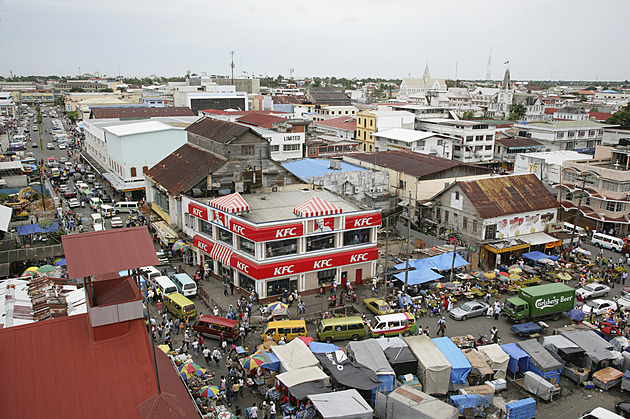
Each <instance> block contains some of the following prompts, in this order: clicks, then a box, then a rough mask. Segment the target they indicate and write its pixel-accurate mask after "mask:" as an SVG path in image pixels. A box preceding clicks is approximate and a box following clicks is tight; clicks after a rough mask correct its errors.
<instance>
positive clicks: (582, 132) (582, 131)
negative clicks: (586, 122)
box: [578, 130, 586, 137]
mask: <svg viewBox="0 0 630 419" xmlns="http://www.w3.org/2000/svg"><path fill="white" fill-rule="evenodd" d="M585 135H586V131H584V130H580V131H578V137H584V136H585Z"/></svg>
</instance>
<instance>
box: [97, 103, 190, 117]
mask: <svg viewBox="0 0 630 419" xmlns="http://www.w3.org/2000/svg"><path fill="white" fill-rule="evenodd" d="M160 116H195V113H194V112H193V111H192V110H191V109H190V108H189V107H186V106H179V107H164V108H149V107H133V108H130V107H118V108H93V109H92V114H91V115H90V119H133V118H155V117H160Z"/></svg>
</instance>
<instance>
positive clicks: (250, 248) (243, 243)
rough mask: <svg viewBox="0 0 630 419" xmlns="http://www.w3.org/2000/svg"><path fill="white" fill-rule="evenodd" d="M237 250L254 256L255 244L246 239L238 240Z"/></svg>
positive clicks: (240, 238)
mask: <svg viewBox="0 0 630 419" xmlns="http://www.w3.org/2000/svg"><path fill="white" fill-rule="evenodd" d="M238 249H239V250H241V251H243V252H245V253H247V254H248V255H252V256H255V254H256V243H254V242H253V241H251V240H249V239H246V238H245V237H239V238H238Z"/></svg>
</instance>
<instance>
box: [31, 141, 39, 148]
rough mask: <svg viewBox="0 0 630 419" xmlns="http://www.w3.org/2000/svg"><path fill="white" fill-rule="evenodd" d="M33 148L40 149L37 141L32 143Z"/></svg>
mask: <svg viewBox="0 0 630 419" xmlns="http://www.w3.org/2000/svg"><path fill="white" fill-rule="evenodd" d="M31 147H33V148H39V144H38V143H37V141H33V142H32V143H31Z"/></svg>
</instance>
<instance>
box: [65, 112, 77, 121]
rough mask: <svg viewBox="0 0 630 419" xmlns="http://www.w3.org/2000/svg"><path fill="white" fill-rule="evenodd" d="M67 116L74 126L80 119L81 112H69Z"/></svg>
mask: <svg viewBox="0 0 630 419" xmlns="http://www.w3.org/2000/svg"><path fill="white" fill-rule="evenodd" d="M66 116H67V117H68V119H69V120H70V122H72V123H73V124H74V122H75V121H76V120H77V119H78V118H79V112H77V111H72V112H68V113H67V114H66Z"/></svg>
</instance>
